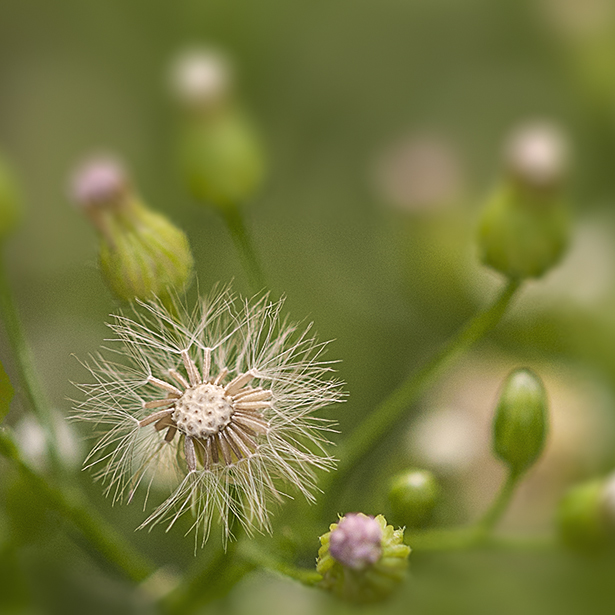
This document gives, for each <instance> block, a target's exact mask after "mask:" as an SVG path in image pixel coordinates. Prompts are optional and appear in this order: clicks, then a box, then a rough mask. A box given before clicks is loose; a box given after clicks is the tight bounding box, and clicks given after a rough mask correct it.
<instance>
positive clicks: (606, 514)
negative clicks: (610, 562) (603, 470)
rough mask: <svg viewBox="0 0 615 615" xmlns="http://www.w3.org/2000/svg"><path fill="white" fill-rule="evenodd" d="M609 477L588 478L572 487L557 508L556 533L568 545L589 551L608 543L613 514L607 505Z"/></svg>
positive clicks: (614, 521)
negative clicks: (586, 480) (588, 479)
mask: <svg viewBox="0 0 615 615" xmlns="http://www.w3.org/2000/svg"><path fill="white" fill-rule="evenodd" d="M613 484H615V483H613V479H610V481H609V480H607V479H604V478H599V479H594V480H590V481H588V482H586V483H582V484H581V485H576V486H574V487H572V488H571V489H570V490H569V491H568V492H567V493H566V494H565V495H564V497H563V498H562V500H561V502H560V504H559V507H558V510H557V528H558V532H559V536H560V538H561V539H562V541H563V542H564V544H566V545H567V546H568V547H570V548H571V549H575V550H577V551H583V552H586V553H592V552H597V551H601V550H603V549H605V548H607V547H608V546H612V545H613V542H614V538H615V518H614V516H613V511H612V510H611V509H610V505H611V504H612V503H611V502H610V497H612V494H611V489H612V488H613Z"/></svg>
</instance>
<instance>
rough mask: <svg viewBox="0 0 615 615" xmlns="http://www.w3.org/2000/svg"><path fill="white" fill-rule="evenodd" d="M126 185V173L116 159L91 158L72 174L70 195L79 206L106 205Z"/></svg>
mask: <svg viewBox="0 0 615 615" xmlns="http://www.w3.org/2000/svg"><path fill="white" fill-rule="evenodd" d="M126 185H127V179H126V174H125V172H124V169H123V168H122V165H121V164H120V163H119V162H117V160H114V159H113V158H104V157H100V158H92V159H90V160H88V161H86V162H84V163H83V164H82V165H81V166H80V167H79V168H78V169H77V171H76V172H75V174H74V175H73V179H72V184H71V196H72V198H73V200H74V201H75V202H76V203H77V204H78V205H80V206H81V207H91V206H98V205H106V204H109V203H112V202H114V201H116V200H117V199H118V197H120V196H121V195H122V193H123V192H124V191H125V189H126Z"/></svg>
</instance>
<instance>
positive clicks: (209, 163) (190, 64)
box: [172, 50, 265, 211]
mask: <svg viewBox="0 0 615 615" xmlns="http://www.w3.org/2000/svg"><path fill="white" fill-rule="evenodd" d="M172 79H173V83H174V90H175V93H176V95H177V97H178V99H179V100H180V103H181V104H182V106H183V107H184V109H185V111H186V113H185V115H184V118H183V119H184V122H183V130H182V134H181V144H180V164H181V168H182V172H183V175H184V179H185V182H186V184H187V185H188V188H189V189H190V192H191V193H192V195H193V196H194V197H195V198H196V199H197V200H198V201H200V202H203V203H207V204H210V205H213V206H214V207H216V208H218V209H220V210H222V211H228V210H229V209H232V208H235V207H237V206H238V205H239V204H241V203H243V202H245V201H246V200H248V199H249V198H251V197H252V196H253V195H254V194H255V193H256V191H257V190H258V188H259V187H260V185H261V184H262V181H263V178H264V174H265V160H264V155H263V151H262V146H261V143H260V140H259V138H258V136H257V134H256V130H255V129H254V126H253V125H252V123H251V122H250V120H249V119H248V117H247V116H246V114H245V113H244V112H243V111H242V110H241V109H240V107H239V105H238V104H237V103H236V101H235V100H234V97H233V96H232V85H233V84H232V75H231V70H230V67H229V62H228V60H227V59H226V58H225V57H224V56H222V55H221V54H220V53H218V52H212V51H207V50H203V51H192V52H191V53H189V54H186V55H184V56H182V57H181V58H180V59H179V61H178V62H177V63H176V65H175V67H174V71H173V75H172Z"/></svg>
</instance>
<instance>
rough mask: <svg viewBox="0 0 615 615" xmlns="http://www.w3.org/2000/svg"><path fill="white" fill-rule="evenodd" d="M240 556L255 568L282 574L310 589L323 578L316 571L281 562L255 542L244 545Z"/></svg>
mask: <svg viewBox="0 0 615 615" xmlns="http://www.w3.org/2000/svg"><path fill="white" fill-rule="evenodd" d="M239 555H240V557H241V558H243V559H244V560H245V561H248V562H250V563H251V564H253V565H254V566H258V567H259V568H264V569H265V570H270V571H271V572H275V573H277V574H281V575H283V576H285V577H288V578H289V579H293V580H295V581H299V582H300V583H303V584H304V585H308V586H310V587H312V586H314V585H317V584H318V583H320V581H322V576H321V575H320V574H319V573H318V572H316V571H315V570H308V569H305V568H297V567H296V566H294V565H293V564H290V563H288V562H285V561H282V560H280V559H279V558H278V557H277V556H275V555H274V554H272V553H270V552H268V551H267V550H265V549H263V547H262V545H259V544H258V543H255V542H250V543H244V544H243V545H242V546H241V549H240V552H239Z"/></svg>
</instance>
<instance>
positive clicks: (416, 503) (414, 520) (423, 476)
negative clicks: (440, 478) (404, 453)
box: [389, 470, 440, 527]
mask: <svg viewBox="0 0 615 615" xmlns="http://www.w3.org/2000/svg"><path fill="white" fill-rule="evenodd" d="M439 497H440V486H439V485H438V483H437V481H436V478H435V476H434V475H433V474H432V473H431V472H429V471H427V470H407V471H404V472H400V473H399V474H397V475H395V476H394V477H393V479H392V480H391V485H390V491H389V505H390V508H391V512H392V516H393V520H394V521H395V522H396V523H399V524H401V525H405V526H407V527H419V526H421V525H423V524H424V523H425V522H426V521H428V519H429V517H430V516H431V513H432V511H433V509H434V506H435V505H436V503H437V502H438V499H439Z"/></svg>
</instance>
